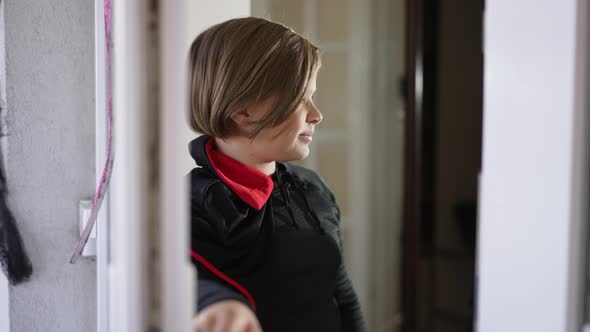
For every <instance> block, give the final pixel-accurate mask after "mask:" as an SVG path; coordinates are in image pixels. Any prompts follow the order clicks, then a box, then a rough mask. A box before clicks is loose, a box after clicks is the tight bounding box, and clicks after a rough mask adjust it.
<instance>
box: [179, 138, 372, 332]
mask: <svg viewBox="0 0 590 332" xmlns="http://www.w3.org/2000/svg"><path fill="white" fill-rule="evenodd" d="M207 140H208V137H206V136H201V137H199V138H197V139H195V140H194V141H192V142H191V143H190V145H189V149H190V153H191V155H192V157H193V158H194V159H195V161H196V163H197V167H196V168H194V169H193V170H192V171H191V172H190V173H189V175H188V176H189V177H190V188H191V189H190V190H191V194H190V196H191V204H190V205H191V249H192V252H191V254H192V257H193V263H194V264H195V265H196V266H197V269H198V274H199V283H198V308H199V309H202V308H204V307H206V306H207V305H209V304H212V303H214V302H217V301H220V300H225V299H236V300H239V301H242V302H244V303H246V304H248V305H249V306H250V307H251V308H252V309H253V310H255V312H256V315H257V317H258V319H259V321H260V323H261V325H262V328H263V330H264V331H265V332H275V331H277V332H278V331H280V332H289V331H298V332H299V331H321V332H330V331H334V332H336V331H346V332H348V331H355V332H357V331H366V327H365V322H364V320H363V317H362V314H361V310H360V305H359V302H358V299H357V296H356V294H355V292H354V289H353V288H352V284H351V282H350V279H349V277H348V273H347V271H346V268H345V266H344V260H343V257H342V239H341V234H340V227H339V223H340V212H339V210H338V206H337V205H336V202H335V200H334V195H333V194H332V192H331V191H330V190H329V189H328V187H327V186H326V185H325V183H324V182H323V181H322V179H321V178H320V177H319V176H318V175H317V174H316V173H314V172H313V171H310V170H307V169H305V168H303V167H299V166H295V165H291V164H286V163H277V170H276V172H275V174H273V176H272V179H273V182H274V188H273V191H272V193H271V195H270V198H269V199H268V201H267V202H266V204H265V205H264V206H263V207H262V208H261V209H260V210H256V209H255V208H253V207H251V206H250V205H248V204H246V203H245V202H244V201H242V200H241V199H240V198H239V197H238V196H237V195H236V194H235V193H234V192H232V190H231V189H230V187H228V186H227V185H226V184H225V183H224V182H223V181H222V180H221V179H220V177H219V175H218V174H217V171H216V170H215V168H214V167H213V166H212V165H211V163H210V161H209V158H208V156H207V153H206V150H205V145H206V143H207Z"/></svg>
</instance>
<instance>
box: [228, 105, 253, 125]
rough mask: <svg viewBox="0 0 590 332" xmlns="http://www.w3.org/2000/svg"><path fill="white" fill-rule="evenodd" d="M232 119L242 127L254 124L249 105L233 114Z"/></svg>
mask: <svg viewBox="0 0 590 332" xmlns="http://www.w3.org/2000/svg"><path fill="white" fill-rule="evenodd" d="M231 119H232V121H233V122H235V123H236V124H237V125H238V126H240V127H247V126H249V125H251V124H252V122H253V121H252V120H253V119H252V114H250V112H249V110H248V108H247V107H242V108H240V109H239V110H238V111H236V112H234V113H233V114H232V115H231Z"/></svg>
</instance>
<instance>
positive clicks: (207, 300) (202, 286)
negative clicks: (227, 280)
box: [197, 277, 249, 311]
mask: <svg viewBox="0 0 590 332" xmlns="http://www.w3.org/2000/svg"><path fill="white" fill-rule="evenodd" d="M223 300H237V301H240V302H242V303H243V304H245V305H248V306H249V303H248V301H247V300H246V298H245V297H244V296H243V295H242V294H240V292H238V291H236V290H235V289H233V288H231V286H228V285H225V284H224V283H223V282H220V281H218V280H213V279H206V278H201V277H199V280H198V282H197V311H201V310H203V309H204V308H206V307H207V306H209V305H211V304H213V303H216V302H219V301H223Z"/></svg>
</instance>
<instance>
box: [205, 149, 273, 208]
mask: <svg viewBox="0 0 590 332" xmlns="http://www.w3.org/2000/svg"><path fill="white" fill-rule="evenodd" d="M214 142H215V139H214V138H210V139H209V141H208V142H207V145H206V149H205V150H206V151H207V157H209V162H211V166H213V168H214V169H215V170H216V171H217V174H218V175H219V177H220V178H221V180H222V181H223V182H224V183H225V184H226V185H227V186H228V187H229V188H230V189H231V190H232V191H233V192H234V193H235V194H236V195H238V197H240V199H242V200H243V201H244V202H246V203H247V204H248V205H250V206H251V207H253V208H255V209H256V210H260V209H262V207H263V206H264V204H266V201H268V198H269V197H270V194H271V193H272V189H273V187H274V183H273V181H272V178H271V177H270V176H268V175H266V174H264V173H262V172H261V171H259V170H257V169H255V168H252V167H250V166H247V165H244V164H242V163H240V162H239V161H237V160H235V159H232V158H231V157H229V156H227V155H225V154H223V153H222V152H221V151H219V150H217V149H215V145H214Z"/></svg>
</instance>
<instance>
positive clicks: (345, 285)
mask: <svg viewBox="0 0 590 332" xmlns="http://www.w3.org/2000/svg"><path fill="white" fill-rule="evenodd" d="M330 196H331V198H332V201H333V203H334V205H335V206H336V213H337V218H338V244H339V246H340V253H341V254H342V262H341V263H340V267H339V268H338V273H337V281H336V291H335V293H334V297H335V298H336V302H338V307H339V309H340V317H341V320H342V331H343V332H366V331H367V324H366V322H365V319H364V318H363V313H362V311H361V305H360V303H359V300H358V297H357V295H356V292H355V290H354V288H353V286H352V282H351V281H350V277H349V275H348V271H347V269H346V264H345V260H344V250H343V243H342V234H341V231H340V209H339V208H338V204H337V203H336V200H335V198H334V194H332V192H331V191H330Z"/></svg>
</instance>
